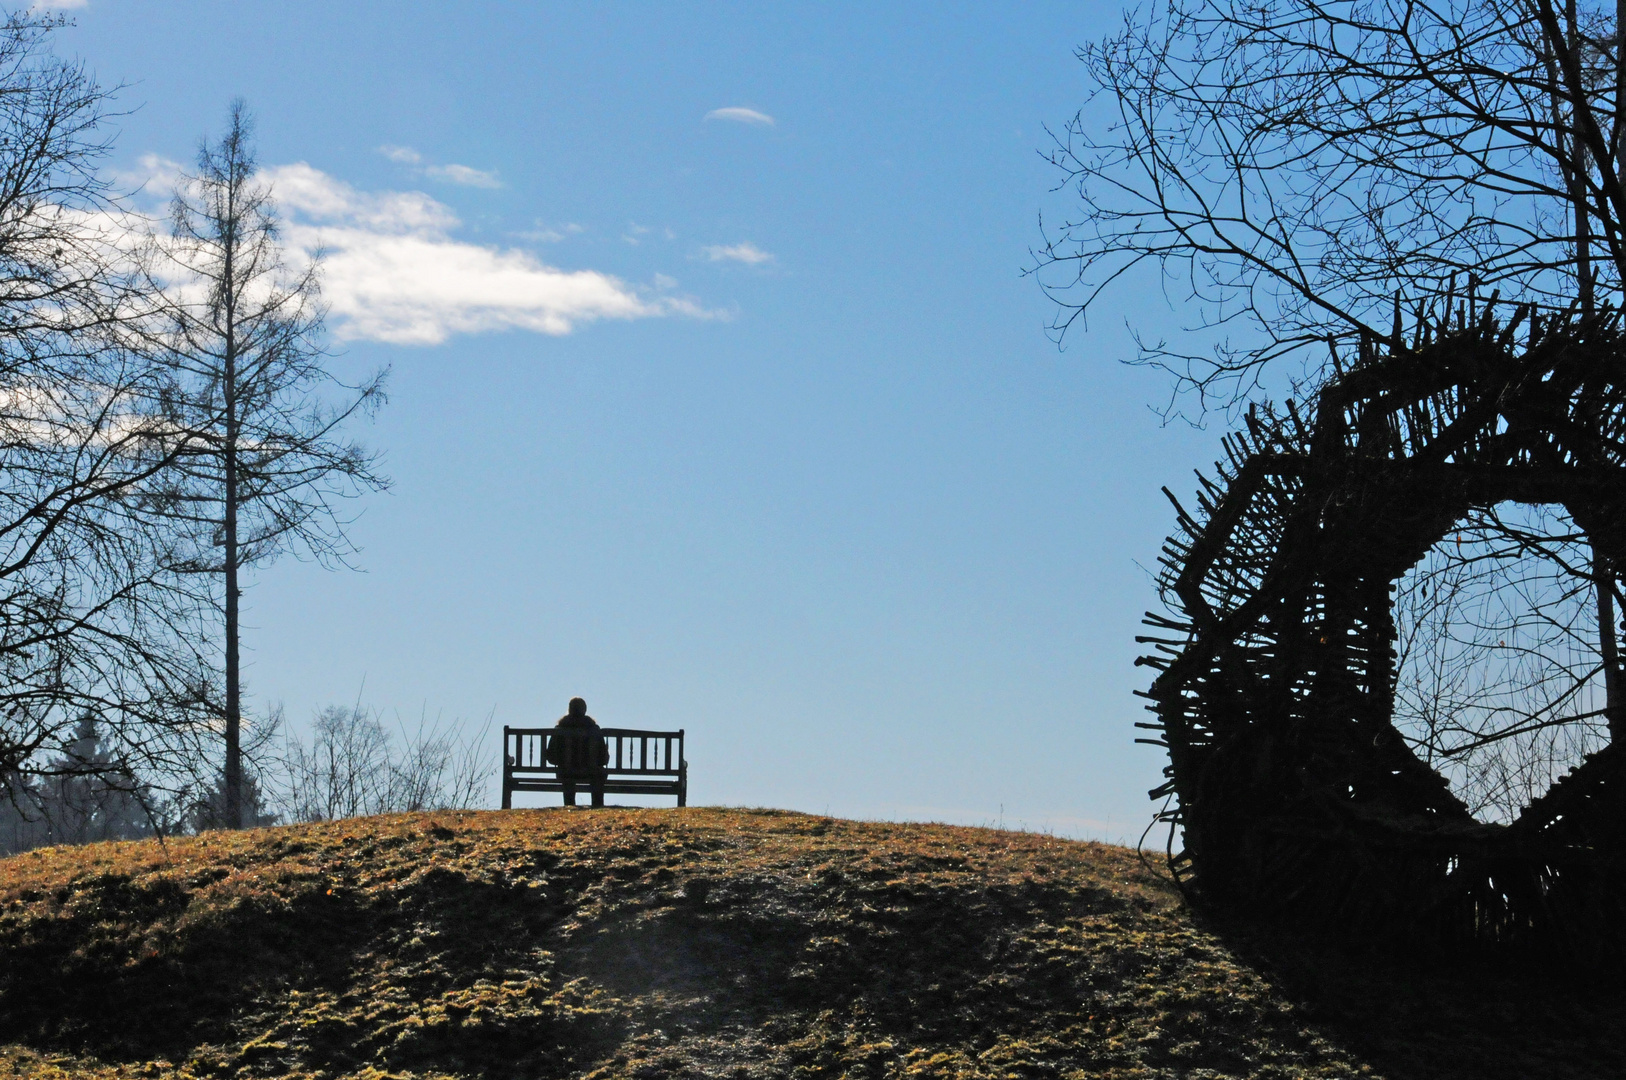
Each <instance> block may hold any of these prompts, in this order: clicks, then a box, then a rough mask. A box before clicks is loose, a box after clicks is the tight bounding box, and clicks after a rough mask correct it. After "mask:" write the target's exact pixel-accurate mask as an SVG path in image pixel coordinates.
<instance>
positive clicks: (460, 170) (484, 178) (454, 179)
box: [423, 165, 502, 188]
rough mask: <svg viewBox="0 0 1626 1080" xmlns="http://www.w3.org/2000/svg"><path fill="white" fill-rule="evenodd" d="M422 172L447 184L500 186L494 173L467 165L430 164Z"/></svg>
mask: <svg viewBox="0 0 1626 1080" xmlns="http://www.w3.org/2000/svg"><path fill="white" fill-rule="evenodd" d="M423 174H424V175H425V176H427V177H430V178H431V179H434V180H444V181H446V182H447V183H449V184H461V185H463V186H464V187H478V188H500V187H502V181H501V180H499V179H497V174H496V173H494V172H488V171H486V170H485V169H473V168H470V167H469V166H467V165H430V166H427V167H426V168H425V169H424V170H423Z"/></svg>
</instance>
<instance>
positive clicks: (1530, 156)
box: [1037, 0, 1626, 413]
mask: <svg viewBox="0 0 1626 1080" xmlns="http://www.w3.org/2000/svg"><path fill="white" fill-rule="evenodd" d="M1621 22H1622V20H1621V17H1620V13H1619V12H1618V11H1617V8H1616V6H1615V5H1614V4H1609V5H1602V4H1581V3H1579V2H1578V0H1442V2H1439V3H1414V2H1409V0H1335V2H1331V3H1322V2H1318V0H1263V2H1258V0H1172V2H1170V3H1168V4H1167V5H1166V6H1153V7H1150V8H1145V9H1137V11H1136V13H1133V14H1131V15H1129V16H1127V17H1126V21H1125V25H1124V27H1123V29H1122V31H1121V32H1119V33H1118V34H1116V35H1114V36H1113V37H1111V38H1109V39H1107V40H1105V41H1103V42H1100V43H1099V44H1096V45H1092V46H1089V47H1086V48H1084V49H1083V50H1081V52H1080V54H1079V55H1080V58H1081V59H1082V60H1083V62H1084V64H1085V66H1086V70H1087V71H1088V73H1089V76H1090V79H1091V82H1092V83H1093V87H1094V93H1095V103H1096V105H1097V106H1100V107H1102V108H1104V111H1105V113H1107V114H1109V115H1110V120H1108V121H1107V122H1105V123H1102V122H1101V121H1099V120H1098V116H1099V115H1100V112H1101V109H1097V110H1096V111H1088V110H1087V111H1083V112H1080V113H1079V114H1078V115H1077V116H1076V117H1075V118H1074V120H1073V121H1072V122H1071V123H1070V124H1069V125H1067V127H1066V128H1065V129H1064V131H1062V132H1060V133H1059V134H1058V137H1057V142H1056V147H1055V150H1054V152H1053V154H1052V160H1053V161H1054V162H1055V164H1056V165H1057V166H1058V167H1059V168H1061V169H1062V170H1063V171H1064V175H1065V178H1066V182H1067V183H1068V184H1070V185H1071V186H1072V188H1073V189H1074V190H1076V192H1077V194H1078V196H1079V198H1080V200H1081V204H1082V212H1081V213H1079V214H1077V215H1075V216H1073V217H1071V219H1070V220H1067V221H1065V222H1063V223H1061V224H1060V225H1059V226H1057V227H1054V228H1052V230H1051V231H1050V232H1049V233H1048V234H1047V237H1046V241H1045V244H1044V246H1043V247H1042V249H1041V251H1040V255H1039V265H1038V268H1037V270H1038V273H1039V274H1040V275H1041V279H1042V280H1043V282H1044V283H1045V285H1046V287H1047V288H1048V289H1049V291H1050V292H1051V294H1052V295H1053V296H1054V297H1055V298H1056V299H1057V300H1058V301H1059V302H1060V304H1061V308H1060V316H1059V317H1058V319H1057V320H1056V323H1055V329H1056V330H1057V331H1058V333H1065V331H1066V330H1067V329H1068V328H1069V327H1071V326H1073V325H1075V323H1076V322H1077V320H1079V319H1081V318H1084V317H1086V316H1087V315H1088V314H1090V313H1091V312H1092V311H1095V310H1096V309H1097V308H1098V307H1099V305H1100V304H1101V302H1102V298H1103V297H1104V296H1107V295H1109V294H1110V292H1111V290H1112V289H1113V287H1114V285H1115V283H1118V282H1120V281H1121V280H1122V279H1123V278H1124V277H1125V276H1126V275H1128V276H1130V277H1132V278H1134V277H1137V275H1140V274H1141V273H1142V272H1143V271H1144V270H1147V269H1155V270H1156V272H1158V273H1160V274H1161V275H1162V277H1163V279H1164V281H1165V283H1166V285H1167V286H1172V287H1174V288H1177V289H1178V290H1180V291H1181V292H1183V293H1184V294H1185V296H1186V299H1188V300H1189V301H1191V303H1190V305H1189V307H1188V310H1191V311H1194V312H1195V313H1196V314H1195V317H1194V323H1193V325H1192V326H1191V327H1190V329H1191V330H1192V331H1193V332H1194V333H1195V334H1196V335H1197V341H1196V342H1195V343H1193V344H1192V346H1191V347H1189V348H1188V347H1186V341H1187V339H1186V338H1185V337H1182V336H1179V335H1177V336H1175V337H1174V338H1150V337H1143V338H1142V339H1141V342H1140V344H1141V349H1140V353H1139V355H1138V357H1137V358H1136V359H1138V360H1139V361H1141V362H1144V363H1150V364H1154V365H1159V366H1162V367H1165V368H1167V369H1168V370H1169V371H1171V372H1172V373H1173V374H1174V376H1175V377H1176V380H1177V388H1178V389H1179V390H1183V391H1190V392H1193V393H1194V394H1195V396H1196V403H1195V408H1196V410H1197V411H1198V412H1199V413H1200V412H1201V411H1203V410H1206V409H1208V408H1211V407H1213V406H1215V405H1219V406H1225V405H1230V404H1235V403H1237V402H1238V401H1240V400H1243V399H1245V398H1247V397H1248V396H1249V395H1250V394H1252V393H1253V392H1254V390H1255V389H1256V388H1257V383H1258V380H1259V379H1260V378H1261V377H1262V376H1263V375H1264V373H1265V372H1266V370H1267V369H1269V368H1271V367H1273V366H1275V365H1276V364H1277V363H1278V362H1280V361H1282V360H1287V359H1295V360H1296V361H1297V362H1298V363H1297V364H1295V365H1291V366H1290V370H1291V371H1292V372H1293V374H1294V375H1295V376H1298V375H1306V374H1307V375H1308V378H1309V380H1310V381H1311V382H1312V383H1314V382H1315V381H1316V380H1317V378H1318V373H1319V372H1320V371H1321V370H1323V366H1324V365H1325V364H1326V362H1327V345H1328V343H1329V341H1331V342H1345V343H1350V342H1353V341H1354V340H1355V339H1357V338H1358V337H1359V336H1360V335H1362V334H1365V335H1367V336H1369V337H1371V338H1375V339H1378V340H1390V339H1391V338H1392V337H1394V336H1395V335H1397V334H1399V332H1400V330H1401V325H1400V324H1402V323H1405V324H1407V325H1412V324H1415V323H1416V322H1417V321H1418V315H1419V309H1420V308H1426V307H1427V306H1428V305H1429V304H1430V302H1432V301H1435V300H1438V299H1441V298H1444V297H1448V296H1451V295H1453V282H1456V283H1457V288H1456V290H1455V295H1460V293H1461V286H1462V284H1463V283H1465V282H1467V281H1469V280H1470V279H1472V280H1473V281H1474V282H1475V283H1476V286H1477V287H1478V289H1479V290H1480V291H1481V292H1482V293H1483V294H1489V293H1492V292H1499V293H1500V295H1501V297H1502V298H1503V299H1504V300H1514V301H1520V302H1529V303H1533V304H1536V305H1547V306H1553V307H1558V308H1565V309H1567V308H1569V307H1570V305H1571V304H1577V305H1580V306H1581V307H1583V308H1586V309H1589V308H1590V306H1591V305H1592V304H1593V302H1594V297H1595V296H1600V295H1601V296H1603V297H1605V298H1607V297H1615V298H1618V297H1619V296H1620V293H1621V289H1622V286H1623V283H1626V188H1623V186H1622V175H1623V174H1622V168H1621V161H1622V154H1623V152H1626V107H1623V106H1626V61H1623V57H1622V50H1621V35H1620V34H1619V33H1618V32H1617V26H1619V25H1620V24H1621ZM1436 321H1437V318H1436ZM1204 338H1207V339H1208V340H1206V341H1204V340H1202V339H1204ZM1348 351H1349V352H1351V353H1352V352H1353V351H1354V350H1353V349H1350V350H1348Z"/></svg>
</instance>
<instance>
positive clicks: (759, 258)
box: [700, 241, 774, 266]
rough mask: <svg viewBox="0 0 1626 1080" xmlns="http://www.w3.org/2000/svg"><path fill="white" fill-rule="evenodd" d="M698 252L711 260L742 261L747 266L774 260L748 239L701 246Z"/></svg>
mask: <svg viewBox="0 0 1626 1080" xmlns="http://www.w3.org/2000/svg"><path fill="white" fill-rule="evenodd" d="M700 254H702V255H704V256H705V257H706V258H707V259H709V260H710V261H712V262H742V263H745V264H746V265H747V266H760V265H761V264H762V263H771V262H773V261H774V257H773V256H772V255H770V254H769V253H768V252H766V251H763V250H762V249H761V248H759V247H757V246H756V245H755V244H753V243H750V242H749V241H747V242H746V243H743V244H729V245H723V244H713V245H711V246H710V247H703V248H701V249H700Z"/></svg>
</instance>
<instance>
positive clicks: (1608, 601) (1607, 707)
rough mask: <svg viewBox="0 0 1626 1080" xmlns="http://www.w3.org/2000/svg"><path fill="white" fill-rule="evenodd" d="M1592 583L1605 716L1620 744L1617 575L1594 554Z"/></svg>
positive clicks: (1622, 718) (1624, 718) (1601, 558)
mask: <svg viewBox="0 0 1626 1080" xmlns="http://www.w3.org/2000/svg"><path fill="white" fill-rule="evenodd" d="M1592 580H1593V584H1594V585H1595V586H1596V587H1597V590H1598V652H1599V654H1600V657H1601V659H1602V660H1603V710H1604V712H1603V714H1604V716H1605V717H1606V718H1607V719H1608V721H1609V741H1610V742H1612V743H1615V742H1620V741H1621V735H1622V729H1623V724H1622V721H1623V720H1626V717H1622V716H1621V704H1622V702H1621V699H1620V648H1619V644H1618V642H1617V640H1616V637H1615V573H1614V567H1613V566H1611V565H1610V563H1609V560H1608V559H1607V558H1605V557H1604V556H1602V555H1600V554H1598V551H1597V549H1596V548H1594V549H1593V552H1592Z"/></svg>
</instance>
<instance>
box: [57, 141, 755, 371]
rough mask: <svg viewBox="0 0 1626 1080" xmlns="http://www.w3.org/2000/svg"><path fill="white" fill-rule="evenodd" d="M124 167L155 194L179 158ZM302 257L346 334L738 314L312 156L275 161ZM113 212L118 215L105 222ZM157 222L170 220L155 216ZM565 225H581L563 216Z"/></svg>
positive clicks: (575, 325) (149, 198) (401, 338)
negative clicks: (354, 182) (552, 255)
mask: <svg viewBox="0 0 1626 1080" xmlns="http://www.w3.org/2000/svg"><path fill="white" fill-rule="evenodd" d="M141 166H142V171H141V173H139V174H127V175H123V176H121V177H120V181H121V183H124V184H128V185H129V186H131V187H137V186H139V188H140V190H141V193H142V198H141V199H140V201H141V202H143V203H147V204H148V205H149V206H152V207H153V209H156V207H155V206H153V203H155V202H157V201H158V200H159V199H162V198H163V197H165V196H167V195H168V194H169V193H170V192H172V191H173V190H174V188H175V184H176V180H177V178H178V176H179V175H180V172H181V169H180V166H179V165H177V164H176V163H175V162H172V161H168V160H166V159H164V158H160V157H157V156H156V155H148V156H147V157H144V158H142V159H141ZM262 175H263V178H264V179H265V180H266V181H267V182H268V183H269V184H270V185H271V189H272V194H273V196H274V197H275V199H276V202H277V206H278V208H279V209H280V210H281V212H282V216H283V237H284V239H285V241H286V243H287V246H288V248H289V249H290V256H291V258H292V261H294V262H296V263H297V262H298V261H300V260H302V259H303V258H309V257H310V256H312V255H314V254H315V253H316V252H318V251H320V252H321V253H322V255H323V259H322V292H323V299H324V300H325V301H326V302H327V304H328V310H329V313H330V324H331V326H332V328H333V332H334V334H335V336H337V337H338V338H339V339H340V340H342V341H381V342H388V343H391V344H396V345H435V344H439V343H440V342H443V341H446V340H447V339H448V338H451V337H453V336H455V335H458V334H479V333H489V332H494V331H506V330H526V331H532V332H535V333H541V334H551V335H561V334H569V333H572V332H573V331H575V330H578V329H580V328H581V327H583V326H586V325H589V324H591V323H593V322H597V321H600V320H605V319H621V320H630V319H653V318H663V317H674V316H675V317H684V318H696V319H727V318H729V317H730V315H729V313H728V312H719V311H713V310H709V309H707V308H705V307H703V306H702V305H701V304H700V303H699V302H697V301H696V300H695V299H693V298H692V297H690V296H686V295H683V294H680V293H676V292H674V291H673V290H674V288H675V286H676V284H677V283H676V282H675V281H673V280H672V279H670V278H668V277H666V276H664V275H660V274H656V275H654V278H653V281H652V284H651V285H650V286H640V285H636V284H633V283H630V282H627V281H625V280H623V279H621V278H618V277H615V276H614V275H611V274H606V273H603V272H601V271H598V270H566V269H561V268H559V267H556V266H551V265H549V264H548V263H546V262H543V261H542V260H541V259H540V258H538V257H537V256H536V254H535V253H533V252H531V251H527V250H524V249H523V248H505V247H497V246H494V245H486V244H474V243H470V242H468V241H465V240H462V239H459V238H458V236H457V231H458V230H459V229H460V228H461V227H462V222H461V221H460V220H459V218H458V216H457V214H456V212H455V211H453V210H452V208H451V207H449V206H447V205H446V204H445V203H442V202H440V201H438V200H436V199H435V198H433V197H432V196H430V195H428V194H426V193H424V192H422V191H371V192H370V191H361V190H358V189H357V188H355V187H353V186H351V185H350V184H347V183H345V182H344V181H342V180H339V179H337V178H336V177H333V176H329V175H328V174H327V173H324V172H322V171H321V170H320V169H316V168H313V167H312V166H310V165H308V164H305V163H303V162H301V163H299V164H296V165H279V166H276V167H273V168H269V169H266V170H265V171H264V173H263V174H262ZM95 217H96V218H97V220H96V221H92V222H87V224H88V225H89V226H91V227H93V228H97V229H99V230H100V231H101V232H103V233H105V235H106V242H107V243H108V244H109V245H110V246H111V247H117V246H118V245H119V244H120V243H121V242H122V239H123V238H126V237H130V236H132V235H134V233H133V232H132V227H133V226H136V225H137V224H138V223H137V222H135V221H132V220H126V219H123V218H116V216H113V215H109V214H106V213H104V214H101V215H95ZM103 218H106V219H107V220H101V219H103ZM148 222H149V224H151V225H153V226H159V227H161V223H160V221H159V220H158V219H157V218H156V216H154V217H150V218H149V219H148ZM561 229H562V230H563V231H564V232H565V233H571V232H579V231H581V227H580V226H577V225H565V226H561Z"/></svg>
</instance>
